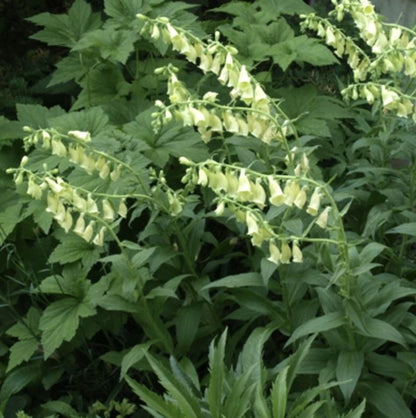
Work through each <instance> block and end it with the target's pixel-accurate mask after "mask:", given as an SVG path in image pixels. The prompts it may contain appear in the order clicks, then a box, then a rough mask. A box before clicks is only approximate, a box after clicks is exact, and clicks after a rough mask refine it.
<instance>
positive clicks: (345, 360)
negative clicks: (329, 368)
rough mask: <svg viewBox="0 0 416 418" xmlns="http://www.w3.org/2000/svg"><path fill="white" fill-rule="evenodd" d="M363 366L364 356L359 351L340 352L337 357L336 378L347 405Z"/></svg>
mask: <svg viewBox="0 0 416 418" xmlns="http://www.w3.org/2000/svg"><path fill="white" fill-rule="evenodd" d="M363 365H364V355H363V353H362V352H361V351H341V352H340V353H339V355H338V360H337V367H336V370H335V372H336V376H337V379H338V381H339V382H340V389H341V392H342V394H343V395H344V398H345V401H346V402H347V403H348V402H349V400H350V398H351V395H352V393H353V392H354V389H355V386H356V385H357V382H358V379H359V377H360V375H361V372H362V369H363Z"/></svg>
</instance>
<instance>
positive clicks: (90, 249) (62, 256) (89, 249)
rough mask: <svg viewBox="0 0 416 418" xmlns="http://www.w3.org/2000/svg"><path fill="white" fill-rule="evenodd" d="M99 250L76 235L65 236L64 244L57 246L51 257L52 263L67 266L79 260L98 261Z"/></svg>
mask: <svg viewBox="0 0 416 418" xmlns="http://www.w3.org/2000/svg"><path fill="white" fill-rule="evenodd" d="M98 254H99V250H98V249H97V247H96V246H95V245H92V244H89V243H88V242H86V241H85V240H83V239H82V238H81V237H78V236H77V235H75V234H68V235H66V236H65V239H64V240H63V242H61V243H60V244H58V245H57V247H56V248H55V249H54V250H53V251H52V253H51V255H50V256H49V260H48V261H49V262H50V263H59V264H67V263H73V262H74V261H77V260H84V261H86V260H89V259H90V258H91V257H92V258H97V259H98Z"/></svg>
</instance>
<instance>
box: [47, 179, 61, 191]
mask: <svg viewBox="0 0 416 418" xmlns="http://www.w3.org/2000/svg"><path fill="white" fill-rule="evenodd" d="M45 181H46V183H48V186H49V188H50V189H51V190H52V191H53V192H54V193H56V194H59V193H61V192H62V190H63V189H64V188H63V187H62V186H61V185H60V184H58V183H57V182H56V181H55V180H52V179H51V178H49V177H46V178H45Z"/></svg>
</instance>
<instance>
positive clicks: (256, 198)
mask: <svg viewBox="0 0 416 418" xmlns="http://www.w3.org/2000/svg"><path fill="white" fill-rule="evenodd" d="M260 181H261V180H260V179H259V178H257V179H256V182H255V183H251V194H252V197H251V201H252V202H253V203H255V204H256V205H257V206H258V207H259V208H260V209H263V208H264V203H265V202H266V192H265V191H264V189H263V187H262V185H261V184H260Z"/></svg>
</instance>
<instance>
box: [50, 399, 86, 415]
mask: <svg viewBox="0 0 416 418" xmlns="http://www.w3.org/2000/svg"><path fill="white" fill-rule="evenodd" d="M42 409H45V410H46V411H48V412H56V413H57V414H61V415H63V416H64V417H68V418H77V417H79V413H78V412H77V411H75V409H73V408H72V407H71V406H70V405H68V404H67V403H66V402H62V401H49V402H46V403H44V404H42Z"/></svg>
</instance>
